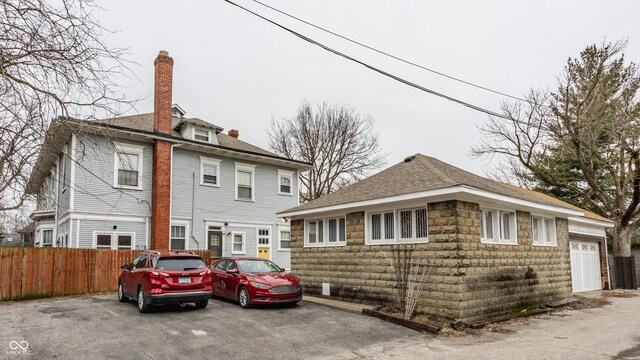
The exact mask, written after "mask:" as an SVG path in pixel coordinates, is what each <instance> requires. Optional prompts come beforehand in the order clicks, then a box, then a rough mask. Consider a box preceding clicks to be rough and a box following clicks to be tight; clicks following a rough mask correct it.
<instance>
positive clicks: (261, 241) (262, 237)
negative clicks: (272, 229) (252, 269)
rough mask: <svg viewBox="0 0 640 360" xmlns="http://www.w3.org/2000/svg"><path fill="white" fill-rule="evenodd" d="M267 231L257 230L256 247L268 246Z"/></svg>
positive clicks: (268, 237)
mask: <svg viewBox="0 0 640 360" xmlns="http://www.w3.org/2000/svg"><path fill="white" fill-rule="evenodd" d="M270 238H271V237H270V236H269V229H258V245H269V240H270Z"/></svg>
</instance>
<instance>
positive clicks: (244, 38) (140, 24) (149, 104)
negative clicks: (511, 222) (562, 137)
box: [97, 0, 640, 175]
mask: <svg viewBox="0 0 640 360" xmlns="http://www.w3.org/2000/svg"><path fill="white" fill-rule="evenodd" d="M237 2H238V3H239V4H242V5H244V6H246V7H249V8H251V9H253V10H255V11H256V12H259V13H261V14H263V15H265V16H267V17H269V18H271V19H273V20H275V21H277V22H279V23H281V24H283V25H285V26H288V27H290V28H292V29H294V30H296V31H299V32H301V33H303V34H305V35H307V36H309V37H311V38H313V39H316V40H318V41H321V42H323V43H325V44H326V45H329V46H331V47H334V48H335V49H337V50H340V51H343V52H345V53H347V54H349V55H351V56H353V57H356V58H358V59H359V60H363V61H365V62H368V63H370V64H372V65H375V66H377V67H380V68H382V69H383V70H385V71H388V72H391V73H393V74H395V75H398V76H402V77H404V78H406V79H408V80H410V81H413V82H415V83H418V84H420V85H422V86H425V87H428V88H431V89H433V90H436V91H439V92H442V93H445V94H447V95H450V96H452V97H456V98H459V99H462V100H464V101H467V102H470V103H473V104H475V105H478V106H482V107H485V108H487V109H491V110H495V111H498V110H499V106H500V103H501V102H502V101H504V100H506V99H505V98H503V97H500V96H497V95H494V94H491V93H488V92H485V91H482V90H478V89H474V88H472V87H469V86H466V85H462V84H459V83H456V82H454V81H451V80H448V79H446V78H443V77H440V76H437V75H434V74H431V73H429V72H426V71H424V70H419V69H415V68H412V67H410V66H409V65H406V64H403V63H400V62H398V61H395V60H390V59H387V58H385V57H383V56H380V55H378V54H375V53H373V52H371V51H369V50H364V49H362V48H359V47H357V46H356V45H353V44H350V43H348V42H346V41H344V40H341V39H338V38H335V37H332V36H330V35H327V34H324V33H322V32H319V31H317V30H315V29H313V28H311V27H309V26H307V25H304V24H301V23H299V22H296V21H295V20H292V19H289V18H287V17H284V16H282V15H280V14H277V13H275V12H273V11H271V10H268V9H266V8H264V7H262V6H260V5H259V4H257V3H255V2H253V1H249V0H237ZM264 2H265V3H268V4H269V5H271V6H274V7H277V8H279V9H280V10H283V11H286V12H288V13H290V14H293V15H295V16H298V17H300V18H303V19H305V20H307V21H309V22H312V23H315V24H316V25H319V26H322V27H324V28H327V29H329V30H332V31H334V32H337V33H339V34H341V35H343V36H346V37H349V38H352V39H354V40H357V41H360V42H363V43H365V44H367V45H369V46H372V47H375V48H378V49H381V50H384V51H386V52H390V53H392V54H394V55H396V56H398V57H401V58H404V59H407V60H410V61H413V62H416V63H418V64H421V65H423V66H425V67H428V68H431V69H434V70H437V71H440V72H443V73H446V74H449V75H452V76H455V77H459V78H462V79H464V80H466V81H469V82H473V83H477V84H480V85H483V86H485V87H489V88H492V89H496V90H499V91H502V92H506V93H509V94H513V95H516V96H521V95H522V94H524V93H525V92H527V90H528V89H530V88H531V87H543V88H554V87H555V84H556V76H557V75H558V74H560V72H561V71H562V68H563V66H564V64H565V63H566V60H567V58H568V57H576V56H578V55H579V52H580V51H581V50H582V49H584V48H585V47H586V46H587V45H589V44H593V43H601V42H602V41H603V40H605V39H606V40H611V41H615V40H618V39H621V38H628V40H629V46H628V47H627V50H626V52H625V53H626V56H627V59H628V60H633V61H635V62H640V25H638V22H637V21H638V14H640V1H583V0H582V1H527V2H523V1H437V2H436V1H429V2H427V1H344V0H340V1H337V0H334V1H329V0H322V1H300V0H264ZM101 5H102V6H103V7H104V8H105V11H103V12H100V13H98V14H97V17H98V19H99V20H100V21H101V22H102V24H103V25H104V26H105V27H107V28H109V29H112V30H115V31H116V33H115V34H110V35H109V37H108V43H109V45H111V46H123V47H129V48H130V53H131V55H130V60H132V61H135V62H137V63H138V64H139V66H133V67H132V70H133V72H134V73H135V74H136V76H137V77H138V79H131V80H123V81H122V85H123V86H124V87H125V89H124V91H125V93H126V95H127V96H128V97H129V98H131V99H133V98H144V99H143V100H142V101H141V102H140V103H139V104H138V106H137V109H136V111H133V112H139V113H145V112H151V111H153V98H152V94H153V60H154V58H155V56H156V55H157V53H158V50H160V49H163V50H167V51H169V54H170V56H172V57H173V58H174V61H175V63H174V87H173V101H174V102H175V103H178V104H180V106H182V107H183V108H184V109H185V110H186V111H187V116H192V117H199V118H202V119H204V120H207V121H209V122H212V123H214V124H216V125H219V126H221V127H223V128H225V131H226V130H229V129H232V128H234V129H238V130H239V131H240V138H241V139H243V140H245V141H248V142H250V143H253V144H255V145H258V146H261V147H264V148H267V135H266V131H267V128H268V126H269V123H270V121H271V119H280V118H282V117H290V116H293V115H294V114H295V112H296V109H297V107H298V106H299V104H300V102H301V101H303V100H305V99H306V100H308V101H309V102H311V103H317V102H328V103H332V104H333V103H337V104H347V105H351V106H354V107H355V108H356V110H357V111H358V112H360V113H364V114H369V115H371V116H373V117H374V118H375V129H376V132H377V133H378V134H379V138H380V143H381V146H382V148H383V150H385V151H386V152H388V153H389V157H388V159H387V162H388V165H392V164H394V163H397V162H399V161H401V160H402V159H403V158H404V157H405V156H407V155H410V154H414V153H422V154H425V155H429V156H433V157H436V158H438V159H440V160H443V161H445V162H448V163H450V164H453V165H455V166H458V167H461V168H463V169H466V170H469V171H472V172H475V173H477V174H480V175H483V174H484V171H485V169H486V167H487V161H485V160H478V159H473V158H472V157H471V156H470V146H471V145H473V144H476V143H477V142H478V139H479V136H480V133H479V131H478V130H477V125H479V124H481V123H483V122H484V121H486V119H487V116H486V115H485V114H482V113H479V112H476V111H473V110H470V109H468V108H465V107H462V106H460V105H457V104H455V103H452V102H449V101H446V100H444V99H441V98H438V97H435V96H433V95H429V94H427V93H424V92H422V91H419V90H416V89H414V88H411V87H408V86H406V85H404V84H401V83H399V82H396V81H394V80H391V79H389V78H386V77H384V76H382V75H379V74H377V73H375V72H372V71H371V70H368V69H366V68H364V67H362V66H361V65H358V64H355V63H353V62H349V61H347V60H345V59H343V58H340V57H338V56H336V55H334V54H331V53H329V52H326V51H324V50H322V49H320V48H318V47H316V46H314V45H311V44H309V43H307V42H304V41H302V40H300V39H298V38H296V37H294V36H292V35H291V34H289V33H287V32H285V31H283V30H281V29H279V28H277V27H275V26H274V25H272V24H269V23H267V22H265V21H263V20H261V19H259V18H257V17H255V16H253V15H251V14H249V13H246V12H244V11H242V10H241V9H239V8H237V7H235V6H232V5H230V4H227V3H226V2H224V1H222V0H215V1H211V0H210V1H188V2H187V1H180V2H177V1H158V0H154V1H124V0H118V1H113V0H112V1H108V2H104V3H103V4H101ZM133 112H132V113H133Z"/></svg>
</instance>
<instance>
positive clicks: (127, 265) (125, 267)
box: [120, 264, 129, 269]
mask: <svg viewBox="0 0 640 360" xmlns="http://www.w3.org/2000/svg"><path fill="white" fill-rule="evenodd" d="M120 269H129V264H123V265H120Z"/></svg>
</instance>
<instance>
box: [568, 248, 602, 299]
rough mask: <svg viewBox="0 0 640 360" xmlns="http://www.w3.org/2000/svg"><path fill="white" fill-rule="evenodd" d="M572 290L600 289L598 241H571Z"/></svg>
mask: <svg viewBox="0 0 640 360" xmlns="http://www.w3.org/2000/svg"><path fill="white" fill-rule="evenodd" d="M570 246H571V253H570V254H571V282H572V288H573V292H581V291H592V290H602V283H601V278H600V253H599V251H598V243H593V242H582V241H571V245H570Z"/></svg>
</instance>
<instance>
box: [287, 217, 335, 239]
mask: <svg viewBox="0 0 640 360" xmlns="http://www.w3.org/2000/svg"><path fill="white" fill-rule="evenodd" d="M305 225H306V226H305V246H339V245H345V244H346V242H347V223H346V219H345V218H344V217H336V218H326V219H317V220H309V221H307V222H306V224H305ZM289 236H290V234H289Z"/></svg>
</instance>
